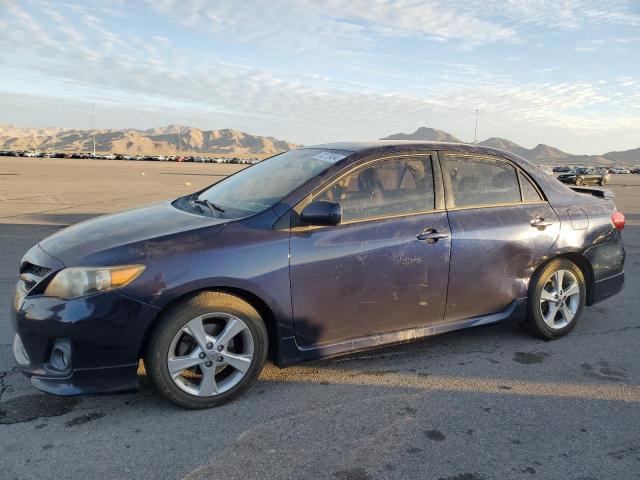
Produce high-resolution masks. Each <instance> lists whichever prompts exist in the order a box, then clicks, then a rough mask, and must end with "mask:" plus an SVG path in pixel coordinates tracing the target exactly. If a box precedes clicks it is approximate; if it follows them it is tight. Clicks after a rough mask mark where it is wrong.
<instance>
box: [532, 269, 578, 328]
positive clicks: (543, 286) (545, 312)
mask: <svg viewBox="0 0 640 480" xmlns="http://www.w3.org/2000/svg"><path fill="white" fill-rule="evenodd" d="M560 272H562V273H560ZM559 278H560V282H561V284H562V285H563V288H562V291H561V293H560V295H559V297H560V298H556V296H555V294H556V293H557V288H556V287H557V285H558V279H559ZM573 283H575V284H576V286H575V287H574V286H573ZM574 288H577V291H576V293H573V294H571V295H569V293H570V292H574ZM551 298H554V300H551ZM586 298H587V286H586V282H585V280H584V275H583V274H582V271H581V270H580V268H578V266H577V265H576V264H575V263H573V262H571V261H570V260H566V259H555V260H552V261H551V262H549V263H548V264H546V265H545V266H544V267H543V268H541V269H540V270H538V271H537V272H536V273H535V274H534V276H533V277H532V278H531V282H530V284H529V298H528V306H527V308H528V315H527V321H526V326H527V329H528V330H529V331H530V332H531V333H533V334H534V335H537V336H539V337H541V338H544V339H546V340H551V339H554V338H559V337H562V336H563V335H566V334H567V333H569V332H570V331H571V330H573V328H574V327H575V326H576V323H577V322H578V319H579V317H580V315H581V314H582V310H583V308H584V304H585V301H586ZM556 306H557V309H556V312H555V313H552V312H553V309H554V307H556ZM565 308H566V310H565Z"/></svg>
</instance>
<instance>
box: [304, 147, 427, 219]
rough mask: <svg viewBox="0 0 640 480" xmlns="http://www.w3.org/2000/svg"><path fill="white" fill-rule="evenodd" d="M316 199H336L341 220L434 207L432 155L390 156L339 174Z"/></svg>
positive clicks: (411, 211) (425, 209) (406, 212)
mask: <svg viewBox="0 0 640 480" xmlns="http://www.w3.org/2000/svg"><path fill="white" fill-rule="evenodd" d="M316 199H318V200H328V201H331V202H338V203H340V205H341V206H342V219H343V221H347V222H348V221H354V220H363V219H368V218H375V217H386V216H392V215H402V214H411V213H419V212H424V211H428V210H433V208H434V203H435V195H434V187H433V171H432V168H431V157H429V156H415V157H414V156H410V157H402V158H390V159H385V160H380V161H378V162H375V163H370V164H367V165H365V166H363V167H361V168H359V169H357V170H355V171H353V172H352V173H349V174H348V175H346V176H344V177H342V178H341V179H340V180H338V181H337V182H335V183H334V184H333V185H331V186H330V187H329V188H328V189H326V190H325V191H324V192H322V193H320V194H319V195H318V196H317V197H316Z"/></svg>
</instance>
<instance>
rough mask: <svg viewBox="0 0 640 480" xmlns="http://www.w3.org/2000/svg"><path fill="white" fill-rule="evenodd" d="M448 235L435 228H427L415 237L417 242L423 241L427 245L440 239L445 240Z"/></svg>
mask: <svg viewBox="0 0 640 480" xmlns="http://www.w3.org/2000/svg"><path fill="white" fill-rule="evenodd" d="M448 236H449V234H448V233H447V232H439V231H437V230H436V229H435V228H427V229H425V230H424V231H423V232H422V233H419V234H418V235H416V238H417V239H418V240H423V241H425V242H426V243H428V244H433V243H436V242H437V241H438V240H440V239H441V238H447V237H448Z"/></svg>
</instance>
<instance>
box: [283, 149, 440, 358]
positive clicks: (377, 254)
mask: <svg viewBox="0 0 640 480" xmlns="http://www.w3.org/2000/svg"><path fill="white" fill-rule="evenodd" d="M437 191H438V192H440V195H436V192H437ZM441 191H442V178H441V175H440V174H439V164H438V174H437V175H436V180H435V181H434V173H433V166H432V157H431V156H430V155H424V154H423V155H408V156H394V157H388V158H376V159H373V160H371V161H369V160H367V161H365V162H364V164H360V165H359V166H357V167H355V168H354V169H353V170H350V171H349V172H347V173H345V174H343V175H342V176H341V177H340V178H338V179H337V180H336V181H334V182H332V183H331V184H330V185H328V186H327V187H326V188H324V189H323V190H321V191H320V192H318V193H317V194H315V195H314V197H313V199H315V200H328V201H333V202H339V203H340V204H341V205H342V209H343V220H342V222H341V223H340V224H339V225H336V226H328V227H306V228H293V229H292V231H291V247H290V252H291V258H290V276H291V294H292V304H293V317H294V326H295V336H296V341H297V343H298V345H300V346H301V347H311V346H314V345H326V344H332V343H337V342H341V341H344V340H348V339H354V338H358V337H365V336H370V335H374V334H379V333H385V332H393V331H398V330H404V329H409V328H415V327H422V326H425V325H430V324H437V323H441V322H442V320H443V316H444V308H445V299H446V292H447V278H448V270H449V250H450V238H449V224H448V221H447V214H446V211H445V210H444V199H443V196H442V194H441ZM436 197H438V198H439V202H438V203H436ZM436 207H439V208H436ZM433 233H436V234H438V235H440V236H441V237H442V238H439V239H438V238H436V239H435V240H434V239H427V238H425V235H427V236H428V235H430V234H433Z"/></svg>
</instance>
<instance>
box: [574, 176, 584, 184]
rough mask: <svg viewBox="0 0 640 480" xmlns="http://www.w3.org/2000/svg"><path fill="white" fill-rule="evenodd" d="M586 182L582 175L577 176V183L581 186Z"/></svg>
mask: <svg viewBox="0 0 640 480" xmlns="http://www.w3.org/2000/svg"><path fill="white" fill-rule="evenodd" d="M582 184H584V179H583V178H582V177H576V185H578V186H580V185H582Z"/></svg>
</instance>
